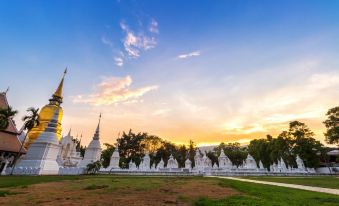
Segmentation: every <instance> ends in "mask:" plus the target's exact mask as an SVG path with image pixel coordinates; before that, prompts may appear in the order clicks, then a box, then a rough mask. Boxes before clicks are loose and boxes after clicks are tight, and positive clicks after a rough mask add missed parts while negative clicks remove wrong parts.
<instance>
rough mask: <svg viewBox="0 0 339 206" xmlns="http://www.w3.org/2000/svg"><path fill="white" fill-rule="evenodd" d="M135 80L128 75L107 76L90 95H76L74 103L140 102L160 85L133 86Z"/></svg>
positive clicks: (108, 103)
mask: <svg viewBox="0 0 339 206" xmlns="http://www.w3.org/2000/svg"><path fill="white" fill-rule="evenodd" d="M132 82H133V80H132V78H131V76H129V75H128V76H126V77H122V78H121V77H114V76H113V77H105V78H104V79H103V81H102V82H100V83H99V84H98V85H96V87H95V91H94V92H93V93H91V94H89V95H78V96H74V97H72V98H73V102H74V103H86V104H90V105H96V106H99V105H112V104H118V103H135V102H138V101H137V100H139V99H140V98H141V97H142V96H143V95H145V94H146V93H148V92H150V91H152V90H156V89H157V88H158V86H155V85H153V86H146V87H140V88H131V87H130V86H131V84H132Z"/></svg>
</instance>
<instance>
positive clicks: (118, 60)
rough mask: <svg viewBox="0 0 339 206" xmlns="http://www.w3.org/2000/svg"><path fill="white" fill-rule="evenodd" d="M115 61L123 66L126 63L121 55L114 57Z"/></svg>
mask: <svg viewBox="0 0 339 206" xmlns="http://www.w3.org/2000/svg"><path fill="white" fill-rule="evenodd" d="M114 62H115V64H116V65H117V66H119V67H122V66H123V65H124V59H123V58H121V57H114Z"/></svg>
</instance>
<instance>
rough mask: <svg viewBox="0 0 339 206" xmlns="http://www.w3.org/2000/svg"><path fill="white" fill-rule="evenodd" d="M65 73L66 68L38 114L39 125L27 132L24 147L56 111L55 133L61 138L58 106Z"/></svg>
mask: <svg viewBox="0 0 339 206" xmlns="http://www.w3.org/2000/svg"><path fill="white" fill-rule="evenodd" d="M66 73H67V68H66V69H65V72H64V75H63V77H62V79H61V81H60V83H59V86H58V88H57V89H56V91H55V92H54V94H53V95H52V98H51V99H50V100H49V104H47V105H45V106H44V107H43V108H42V109H41V110H40V114H39V125H38V126H37V127H34V128H33V129H32V130H31V131H30V132H29V133H28V141H27V142H26V145H25V147H26V148H28V147H29V145H30V144H31V143H33V142H34V141H35V140H36V139H37V138H38V137H39V136H40V134H41V133H43V132H44V131H45V129H46V128H47V126H48V123H49V122H50V121H51V120H52V118H53V116H54V115H55V114H57V113H58V122H57V125H56V135H57V137H58V140H59V141H60V139H61V120H62V115H63V110H62V107H61V106H60V105H61V103H62V88H63V85H64V79H65V75H66Z"/></svg>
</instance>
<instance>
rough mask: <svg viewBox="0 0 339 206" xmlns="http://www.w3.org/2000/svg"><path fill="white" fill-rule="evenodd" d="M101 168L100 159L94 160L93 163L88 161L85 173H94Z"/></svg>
mask: <svg viewBox="0 0 339 206" xmlns="http://www.w3.org/2000/svg"><path fill="white" fill-rule="evenodd" d="M100 168H101V162H100V161H96V162H93V163H89V164H88V165H87V167H86V172H87V174H96V173H97V172H99V170H100Z"/></svg>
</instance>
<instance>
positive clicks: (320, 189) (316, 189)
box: [207, 176, 339, 195]
mask: <svg viewBox="0 0 339 206" xmlns="http://www.w3.org/2000/svg"><path fill="white" fill-rule="evenodd" d="M207 177H215V178H221V179H229V180H238V181H242V182H252V183H258V184H264V185H274V186H280V187H289V188H295V189H301V190H308V191H313V192H322V193H328V194H334V195H339V190H338V189H330V188H323V187H312V186H305V185H295V184H287V183H278V182H268V181H259V180H250V179H242V178H236V177H223V176H207Z"/></svg>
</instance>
